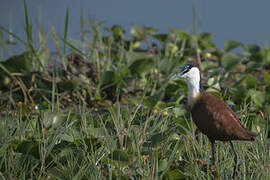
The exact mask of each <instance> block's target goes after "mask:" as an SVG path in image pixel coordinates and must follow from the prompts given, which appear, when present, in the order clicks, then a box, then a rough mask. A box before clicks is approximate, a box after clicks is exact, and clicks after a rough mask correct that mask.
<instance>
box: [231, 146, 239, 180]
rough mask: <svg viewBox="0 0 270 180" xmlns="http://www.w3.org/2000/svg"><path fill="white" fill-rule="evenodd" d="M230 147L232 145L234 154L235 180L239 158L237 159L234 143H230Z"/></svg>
mask: <svg viewBox="0 0 270 180" xmlns="http://www.w3.org/2000/svg"><path fill="white" fill-rule="evenodd" d="M230 145H231V147H232V151H233V153H234V168H233V179H234V178H235V177H236V168H237V159H238V158H237V154H236V152H235V150H234V147H233V143H232V141H230Z"/></svg>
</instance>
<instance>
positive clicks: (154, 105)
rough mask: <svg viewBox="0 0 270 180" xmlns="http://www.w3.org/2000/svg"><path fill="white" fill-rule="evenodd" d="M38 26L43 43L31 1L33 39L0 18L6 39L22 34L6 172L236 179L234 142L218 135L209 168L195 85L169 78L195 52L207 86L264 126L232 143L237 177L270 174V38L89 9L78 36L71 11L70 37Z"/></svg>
mask: <svg viewBox="0 0 270 180" xmlns="http://www.w3.org/2000/svg"><path fill="white" fill-rule="evenodd" d="M39 27H40V28H39V32H38V33H39V42H38V43H37V44H36V42H33V34H32V24H31V20H30V18H29V16H28V12H27V8H26V6H25V30H26V34H27V41H23V40H22V39H21V38H19V37H18V36H16V35H15V34H12V33H11V32H9V31H8V30H7V29H6V28H5V27H0V30H1V31H0V35H1V36H0V38H1V44H0V48H2V49H4V46H5V43H2V42H5V38H4V37H5V36H4V34H9V35H12V36H13V37H14V39H15V40H16V41H17V42H19V43H21V44H22V45H24V46H25V52H24V53H23V54H21V55H18V56H13V57H11V58H9V59H7V60H6V61H4V62H1V63H0V177H1V179H170V180H176V179H211V177H214V176H215V177H218V178H219V179H230V178H231V175H232V171H233V166H232V165H233V155H232V152H231V149H230V148H229V147H228V145H227V144H223V143H218V146H217V164H216V170H213V171H210V170H208V171H207V166H209V163H210V157H211V149H210V144H209V141H208V140H207V139H206V137H205V136H203V135H202V134H200V133H199V134H198V138H197V140H196V138H195V136H194V132H195V130H196V128H195V125H194V124H193V122H192V121H191V120H190V115H189V111H188V107H187V105H186V93H187V86H186V84H185V82H184V81H183V80H181V79H179V80H177V81H175V82H170V81H169V80H168V79H169V77H170V76H171V75H172V74H174V73H175V72H177V71H179V70H180V67H182V65H183V64H185V63H187V62H190V61H195V62H197V63H199V65H200V66H201V68H202V72H203V74H202V76H203V85H204V89H205V90H206V91H208V92H210V93H213V94H214V95H216V96H218V97H219V98H221V99H223V100H224V101H226V103H228V104H229V105H230V107H232V108H233V110H234V111H235V112H236V113H237V115H238V116H239V117H240V118H241V120H242V122H243V123H244V125H245V127H247V128H248V129H250V130H253V131H256V132H258V133H259V136H258V138H257V139H256V141H255V142H252V143H251V142H237V143H235V148H236V151H237V152H238V154H239V162H240V163H239V167H238V178H239V179H267V177H268V178H269V174H270V151H269V140H267V136H269V135H268V131H269V130H268V127H269V115H270V72H269V69H270V47H265V48H261V47H259V46H257V45H246V44H243V43H240V42H236V41H227V42H226V43H225V45H224V48H223V49H218V48H217V47H216V45H215V44H214V43H213V42H212V41H211V38H212V35H211V34H208V33H201V34H189V33H187V32H183V31H181V30H177V29H172V30H170V32H169V33H168V34H159V33H158V31H157V30H156V29H154V28H145V27H133V28H132V29H131V32H130V33H126V32H125V30H124V29H123V28H122V27H121V26H119V25H114V26H112V27H104V25H102V24H101V23H99V22H96V21H91V22H89V21H86V20H85V19H84V17H83V16H82V17H81V40H74V39H71V37H69V36H68V32H69V31H68V27H69V13H68V11H67V13H66V21H65V30H64V37H61V36H60V35H59V33H57V32H55V29H54V27H51V32H49V33H46V32H44V31H43V29H42V28H41V26H39ZM102 28H104V29H105V30H106V31H107V33H106V34H107V35H103V34H102V33H101V29H102ZM127 34H129V35H130V36H131V38H126V36H127ZM49 36H51V37H53V40H54V43H55V47H56V50H57V55H56V56H50V52H49V50H48V48H47V39H48V37H49ZM236 48H237V51H236V52H237V53H233V52H235V51H234V50H235V49H236ZM1 52H2V51H1ZM70 52H72V54H70ZM68 54H69V55H68ZM0 56H3V55H0ZM208 168H209V167H208Z"/></svg>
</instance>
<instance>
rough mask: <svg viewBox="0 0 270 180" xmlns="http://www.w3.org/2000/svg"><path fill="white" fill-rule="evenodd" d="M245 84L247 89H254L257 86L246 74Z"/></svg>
mask: <svg viewBox="0 0 270 180" xmlns="http://www.w3.org/2000/svg"><path fill="white" fill-rule="evenodd" d="M245 83H246V87H247V89H252V88H256V87H258V85H259V82H258V80H257V79H256V78H255V77H254V76H252V75H251V74H248V75H247V76H246V78H245Z"/></svg>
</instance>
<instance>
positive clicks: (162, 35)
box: [152, 34, 168, 43]
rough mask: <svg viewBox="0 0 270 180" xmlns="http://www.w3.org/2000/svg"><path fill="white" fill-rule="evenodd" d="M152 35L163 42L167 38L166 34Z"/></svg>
mask: <svg viewBox="0 0 270 180" xmlns="http://www.w3.org/2000/svg"><path fill="white" fill-rule="evenodd" d="M152 37H153V38H155V39H157V40H159V41H160V42H163V43H165V42H166V41H167V39H168V34H154V35H152Z"/></svg>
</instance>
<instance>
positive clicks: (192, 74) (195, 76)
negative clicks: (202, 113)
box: [183, 67, 200, 104]
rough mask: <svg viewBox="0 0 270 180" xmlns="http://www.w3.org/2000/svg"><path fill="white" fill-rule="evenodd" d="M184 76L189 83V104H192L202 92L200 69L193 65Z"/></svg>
mask: <svg viewBox="0 0 270 180" xmlns="http://www.w3.org/2000/svg"><path fill="white" fill-rule="evenodd" d="M183 78H185V80H186V81H187V84H188V101H189V104H192V103H193V102H194V100H195V99H196V97H198V95H199V94H200V71H199V69H198V68H197V67H193V68H191V70H190V71H189V72H187V73H185V74H184V75H183Z"/></svg>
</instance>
